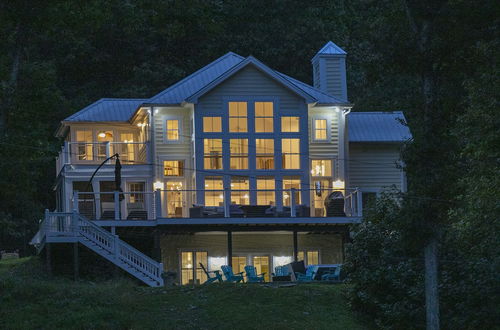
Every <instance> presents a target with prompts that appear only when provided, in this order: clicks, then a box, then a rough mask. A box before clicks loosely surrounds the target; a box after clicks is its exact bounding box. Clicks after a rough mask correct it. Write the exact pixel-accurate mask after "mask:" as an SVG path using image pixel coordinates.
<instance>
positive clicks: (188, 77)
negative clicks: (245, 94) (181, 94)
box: [147, 52, 245, 100]
mask: <svg viewBox="0 0 500 330" xmlns="http://www.w3.org/2000/svg"><path fill="white" fill-rule="evenodd" d="M229 56H235V57H238V58H240V59H242V60H244V59H245V58H244V57H242V56H241V55H238V54H236V53H233V52H227V53H226V54H224V55H222V56H221V57H219V58H217V59H216V60H214V61H212V62H210V63H208V64H207V65H205V66H204V67H202V68H200V69H198V70H197V71H195V72H193V73H191V74H190V75H188V76H187V77H185V78H183V79H181V80H179V81H178V82H176V83H175V84H173V85H170V86H169V87H167V88H166V89H164V90H163V91H161V92H159V93H157V94H155V95H153V96H151V97H150V98H148V99H147V100H151V99H153V98H156V97H159V96H162V95H163V94H165V93H167V92H169V91H171V90H172V89H174V88H175V87H178V86H179V85H181V84H182V83H184V82H186V81H188V80H189V79H191V78H192V77H193V76H195V75H197V74H199V73H201V72H204V71H206V70H208V69H209V68H211V67H212V66H214V65H215V64H217V63H219V62H220V61H222V60H224V59H226V58H227V57H229Z"/></svg>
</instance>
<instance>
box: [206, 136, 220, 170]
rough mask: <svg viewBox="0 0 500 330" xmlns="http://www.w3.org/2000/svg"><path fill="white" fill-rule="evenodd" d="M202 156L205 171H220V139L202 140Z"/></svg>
mask: <svg viewBox="0 0 500 330" xmlns="http://www.w3.org/2000/svg"><path fill="white" fill-rule="evenodd" d="M203 154H204V160H203V166H204V168H205V169H206V170H220V169H222V139H203Z"/></svg>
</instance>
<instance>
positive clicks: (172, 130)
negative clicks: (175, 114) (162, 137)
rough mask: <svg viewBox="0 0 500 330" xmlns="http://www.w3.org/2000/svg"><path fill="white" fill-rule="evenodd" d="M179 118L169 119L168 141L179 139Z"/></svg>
mask: <svg viewBox="0 0 500 330" xmlns="http://www.w3.org/2000/svg"><path fill="white" fill-rule="evenodd" d="M179 127H180V125H179V120H178V119H167V141H179V137H180V132H179Z"/></svg>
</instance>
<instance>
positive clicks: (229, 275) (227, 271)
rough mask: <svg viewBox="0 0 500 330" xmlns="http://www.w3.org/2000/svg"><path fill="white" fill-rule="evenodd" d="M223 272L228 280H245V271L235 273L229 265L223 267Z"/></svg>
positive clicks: (237, 281)
mask: <svg viewBox="0 0 500 330" xmlns="http://www.w3.org/2000/svg"><path fill="white" fill-rule="evenodd" d="M221 269H222V273H224V277H225V278H226V282H235V283H239V282H242V281H243V272H240V273H237V274H234V273H233V268H232V267H231V266H228V265H224V266H222V267H221Z"/></svg>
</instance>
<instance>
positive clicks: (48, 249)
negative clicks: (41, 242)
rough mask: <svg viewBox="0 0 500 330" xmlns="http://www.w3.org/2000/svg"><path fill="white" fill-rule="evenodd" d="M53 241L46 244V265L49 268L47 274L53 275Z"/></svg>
mask: <svg viewBox="0 0 500 330" xmlns="http://www.w3.org/2000/svg"><path fill="white" fill-rule="evenodd" d="M51 259H52V243H46V244H45V266H46V268H47V274H49V276H52V260H51Z"/></svg>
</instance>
